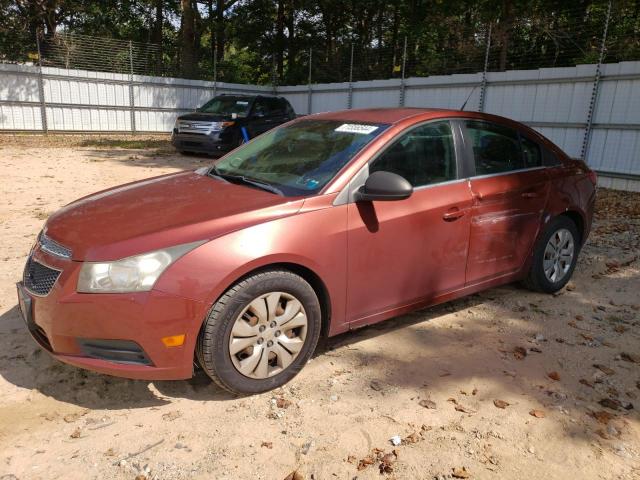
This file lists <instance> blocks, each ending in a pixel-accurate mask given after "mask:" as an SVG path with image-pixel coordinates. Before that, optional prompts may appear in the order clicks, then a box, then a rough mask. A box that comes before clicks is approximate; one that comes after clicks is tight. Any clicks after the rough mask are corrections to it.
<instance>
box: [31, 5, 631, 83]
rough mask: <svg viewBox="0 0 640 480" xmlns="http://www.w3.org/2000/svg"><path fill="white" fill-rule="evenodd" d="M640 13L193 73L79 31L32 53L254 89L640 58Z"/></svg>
mask: <svg viewBox="0 0 640 480" xmlns="http://www.w3.org/2000/svg"><path fill="white" fill-rule="evenodd" d="M639 8H640V7H638V5H637V2H627V1H622V0H619V1H615V2H610V3H601V4H600V3H597V4H593V5H590V6H589V7H588V8H586V9H585V8H565V9H562V10H560V11H558V10H557V9H556V10H554V11H550V12H549V13H548V14H540V12H537V13H536V15H529V16H528V15H527V14H526V12H524V13H522V14H521V16H519V17H515V18H514V19H512V20H510V21H506V22H500V23H499V22H489V23H478V24H473V25H472V27H469V28H466V30H467V31H464V30H463V31H455V30H456V28H457V26H458V25H457V24H455V23H453V24H452V25H451V26H450V28H451V30H452V31H451V32H449V33H448V34H447V35H446V36H444V37H443V38H435V39H434V38H432V37H430V34H429V29H428V26H425V28H423V29H422V30H423V33H421V34H420V35H418V34H413V35H412V34H410V33H407V34H403V33H402V32H396V33H394V34H393V35H387V37H385V38H382V37H381V38H379V39H377V40H372V41H368V42H366V43H363V42H362V41H360V40H358V39H357V38H354V39H353V40H349V39H346V40H345V39H342V40H340V41H334V40H331V41H330V40H328V39H324V40H323V39H322V36H321V37H320V39H319V40H318V41H317V42H316V43H317V45H314V46H313V47H312V48H306V49H296V50H295V52H294V51H292V50H285V51H283V52H280V54H277V53H276V52H272V53H268V54H266V55H258V54H256V52H248V51H246V50H242V49H235V48H234V47H230V48H229V51H227V52H225V53H224V54H221V53H220V52H218V51H217V50H215V49H211V51H210V52H208V50H207V52H208V53H207V54H204V55H202V56H201V58H200V59H199V60H198V61H197V62H195V63H194V64H191V65H189V66H188V68H186V67H185V66H184V65H181V59H180V58H169V57H168V56H167V55H166V52H165V54H164V55H163V52H162V48H161V46H160V45H156V44H151V43H139V42H132V41H126V40H116V39H109V38H98V37H91V36H86V35H78V34H70V33H57V34H55V35H54V36H51V37H39V38H38V39H37V41H36V44H37V47H38V52H33V53H32V54H30V55H29V56H30V57H31V59H32V60H34V61H35V62H38V63H39V64H40V65H42V66H52V67H59V68H67V69H81V70H89V71H103V72H113V73H123V74H139V75H154V76H167V77H179V78H188V79H199V80H208V81H214V82H215V81H221V82H234V83H246V84H253V85H299V84H305V83H337V82H357V81H367V80H382V79H392V78H400V79H401V78H408V77H427V76H434V75H450V74H457V73H476V72H497V71H506V70H529V69H538V68H552V67H572V66H575V65H579V64H594V63H597V62H598V60H599V58H600V54H601V51H603V52H604V54H603V56H602V61H603V62H604V63H615V62H621V61H627V60H640V15H639V13H638V11H637V10H638V9H639ZM605 31H607V32H608V35H607V40H606V42H604V43H603V36H604V35H605ZM389 37H391V38H389ZM602 46H604V48H601V47H602ZM279 57H282V61H281V62H280V65H277V62H276V59H277V58H279Z"/></svg>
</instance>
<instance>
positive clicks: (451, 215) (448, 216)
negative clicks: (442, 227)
mask: <svg viewBox="0 0 640 480" xmlns="http://www.w3.org/2000/svg"><path fill="white" fill-rule="evenodd" d="M463 216H464V210H460V209H458V207H454V208H452V209H451V210H449V211H447V212H445V214H444V215H442V218H443V219H444V220H445V221H447V222H451V221H453V220H457V219H458V218H460V217H463Z"/></svg>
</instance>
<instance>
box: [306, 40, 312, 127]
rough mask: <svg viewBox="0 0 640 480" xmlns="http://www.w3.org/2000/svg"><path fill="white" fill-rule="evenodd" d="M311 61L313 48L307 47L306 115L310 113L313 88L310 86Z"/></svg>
mask: <svg viewBox="0 0 640 480" xmlns="http://www.w3.org/2000/svg"><path fill="white" fill-rule="evenodd" d="M312 61H313V48H311V47H309V79H308V81H307V83H308V91H307V115H311V106H312V104H311V95H312V94H313V90H312V88H311V62H312Z"/></svg>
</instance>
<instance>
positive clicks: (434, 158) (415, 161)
mask: <svg viewBox="0 0 640 480" xmlns="http://www.w3.org/2000/svg"><path fill="white" fill-rule="evenodd" d="M379 170H385V171H388V172H393V173H397V174H398V175H400V176H402V177H404V178H406V179H407V180H408V181H409V182H411V184H412V185H413V186H414V187H420V186H423V185H429V184H432V183H439V182H446V181H448V180H455V179H456V153H455V148H454V143H453V133H452V131H451V125H450V124H449V122H434V123H427V124H425V125H421V126H419V127H417V128H414V129H413V130H411V131H409V132H407V133H406V134H404V135H403V136H402V137H400V138H399V139H398V140H396V141H395V143H394V144H393V145H391V147H390V148H389V149H387V150H386V151H385V152H384V153H383V154H382V155H381V156H379V157H378V158H376V159H375V160H374V161H373V163H372V164H371V165H370V166H369V172H370V173H373V172H376V171H379Z"/></svg>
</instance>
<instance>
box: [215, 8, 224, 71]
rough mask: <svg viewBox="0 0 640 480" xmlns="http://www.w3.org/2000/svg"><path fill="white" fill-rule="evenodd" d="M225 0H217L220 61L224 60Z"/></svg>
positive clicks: (217, 41)
mask: <svg viewBox="0 0 640 480" xmlns="http://www.w3.org/2000/svg"><path fill="white" fill-rule="evenodd" d="M225 8H226V6H225V0H216V43H217V48H218V61H221V60H224V47H225V40H226V39H225V35H224V10H225Z"/></svg>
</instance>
